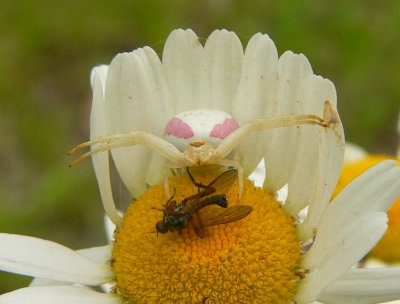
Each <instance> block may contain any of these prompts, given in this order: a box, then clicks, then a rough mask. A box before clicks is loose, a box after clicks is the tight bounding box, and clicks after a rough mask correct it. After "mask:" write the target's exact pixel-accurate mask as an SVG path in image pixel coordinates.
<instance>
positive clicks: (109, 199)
mask: <svg viewBox="0 0 400 304" xmlns="http://www.w3.org/2000/svg"><path fill="white" fill-rule="evenodd" d="M107 71H108V69H106V68H104V67H103V68H94V69H93V70H92V73H91V82H92V89H93V101H92V110H91V113H90V139H95V138H97V137H101V136H104V135H107V124H106V123H107V122H106V115H105V111H106V109H105V101H104V84H105V81H106V77H107ZM92 148H93V147H92ZM92 162H93V168H94V172H95V174H96V179H97V184H98V186H99V190H100V195H101V200H102V203H103V207H104V210H105V212H106V213H107V214H108V216H109V217H110V219H111V220H112V221H113V222H114V224H116V225H118V224H119V223H120V222H121V218H120V216H119V215H118V213H117V209H116V206H115V202H114V198H113V196H112V190H111V180H110V164H109V154H108V152H102V153H98V154H95V155H93V156H92Z"/></svg>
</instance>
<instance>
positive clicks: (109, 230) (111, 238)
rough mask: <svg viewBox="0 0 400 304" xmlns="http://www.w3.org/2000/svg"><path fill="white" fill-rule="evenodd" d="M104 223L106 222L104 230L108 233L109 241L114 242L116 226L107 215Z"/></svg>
mask: <svg viewBox="0 0 400 304" xmlns="http://www.w3.org/2000/svg"><path fill="white" fill-rule="evenodd" d="M103 221H104V229H105V231H106V236H107V241H109V242H112V241H114V232H115V229H116V226H115V225H114V223H113V222H112V221H111V220H110V218H109V217H108V216H107V215H106V214H105V215H104V219H103Z"/></svg>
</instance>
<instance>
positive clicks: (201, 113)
mask: <svg viewBox="0 0 400 304" xmlns="http://www.w3.org/2000/svg"><path fill="white" fill-rule="evenodd" d="M238 128H239V124H238V122H237V121H236V119H235V118H233V117H232V116H231V115H230V114H228V113H226V112H224V111H221V110H217V109H197V110H190V111H185V112H181V113H179V114H177V115H175V116H174V117H173V118H171V119H170V120H169V121H168V123H167V126H166V127H165V132H164V135H165V138H166V139H167V140H168V141H169V142H170V143H172V144H173V145H174V146H175V147H177V148H178V149H179V150H181V151H183V150H184V149H185V148H186V147H187V145H188V144H189V143H190V142H196V141H205V140H206V141H208V142H210V143H211V144H213V145H214V146H217V145H218V144H219V143H220V142H221V141H222V140H223V139H224V138H225V137H227V136H228V135H229V134H231V133H232V132H233V131H235V130H236V129H238Z"/></svg>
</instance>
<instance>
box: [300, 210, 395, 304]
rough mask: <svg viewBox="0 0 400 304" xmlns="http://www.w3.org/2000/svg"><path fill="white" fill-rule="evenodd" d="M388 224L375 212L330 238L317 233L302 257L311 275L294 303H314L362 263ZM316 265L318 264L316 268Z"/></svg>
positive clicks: (304, 265) (379, 213)
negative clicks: (343, 276)
mask: <svg viewBox="0 0 400 304" xmlns="http://www.w3.org/2000/svg"><path fill="white" fill-rule="evenodd" d="M386 222H387V216H386V213H383V212H376V213H373V214H367V215H364V216H363V217H361V218H360V217H359V218H357V219H356V220H355V221H354V222H353V223H351V224H350V225H348V226H346V227H343V228H342V229H340V230H338V231H334V232H331V233H330V234H329V235H328V234H326V233H321V235H318V234H317V237H316V239H315V242H314V244H313V245H312V247H311V249H310V250H309V251H308V252H307V253H306V254H305V255H304V256H303V260H302V263H301V265H300V266H301V267H302V268H304V269H309V270H310V274H309V275H308V276H307V277H306V278H305V279H303V280H301V282H300V284H299V288H298V292H297V294H296V297H295V300H296V301H297V302H298V303H309V302H312V301H315V300H316V299H317V298H318V296H319V294H320V293H321V291H322V290H323V289H325V288H326V286H327V285H329V284H330V283H331V282H332V281H333V280H335V279H336V278H337V277H338V276H340V275H341V274H343V273H344V272H345V271H347V270H348V269H349V268H350V267H351V266H352V265H354V264H355V263H356V262H357V261H359V260H360V259H361V258H362V257H363V256H364V255H365V254H366V253H367V252H368V251H369V250H370V249H371V248H372V247H373V246H374V245H375V244H376V242H378V240H379V239H380V238H381V237H382V235H383V234H384V233H385V230H386V228H387V226H386ZM319 236H320V237H319ZM318 237H319V238H318ZM316 263H319V264H318V265H317V266H315V264H316Z"/></svg>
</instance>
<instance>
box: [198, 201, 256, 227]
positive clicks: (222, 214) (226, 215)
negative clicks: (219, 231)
mask: <svg viewBox="0 0 400 304" xmlns="http://www.w3.org/2000/svg"><path fill="white" fill-rule="evenodd" d="M251 211H253V208H252V207H250V206H231V207H229V208H227V209H222V210H219V211H218V212H214V213H213V214H212V215H210V216H208V217H205V216H203V217H201V220H202V224H203V226H204V227H206V226H214V225H220V224H227V223H231V222H236V221H238V220H240V219H242V218H244V217H246V216H247V215H249V214H250V213H251Z"/></svg>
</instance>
